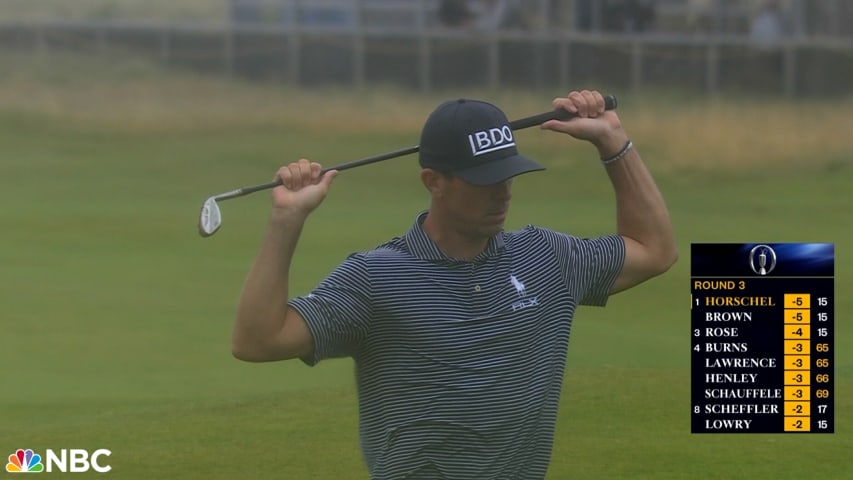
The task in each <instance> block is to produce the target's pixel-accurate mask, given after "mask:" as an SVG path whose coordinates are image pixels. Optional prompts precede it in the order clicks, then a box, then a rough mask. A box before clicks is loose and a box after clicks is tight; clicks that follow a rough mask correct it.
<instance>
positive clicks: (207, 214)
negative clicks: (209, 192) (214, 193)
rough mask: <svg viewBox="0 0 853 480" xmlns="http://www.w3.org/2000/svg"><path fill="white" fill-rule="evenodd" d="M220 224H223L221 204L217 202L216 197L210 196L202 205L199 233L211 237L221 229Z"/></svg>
mask: <svg viewBox="0 0 853 480" xmlns="http://www.w3.org/2000/svg"><path fill="white" fill-rule="evenodd" d="M220 225H222V212H221V211H220V210H219V204H218V203H216V197H210V198H208V199H207V200H205V201H204V205H202V206H201V214H199V217H198V234H199V235H201V236H202V237H209V236H211V235H213V234H214V233H216V231H217V230H219V227H220Z"/></svg>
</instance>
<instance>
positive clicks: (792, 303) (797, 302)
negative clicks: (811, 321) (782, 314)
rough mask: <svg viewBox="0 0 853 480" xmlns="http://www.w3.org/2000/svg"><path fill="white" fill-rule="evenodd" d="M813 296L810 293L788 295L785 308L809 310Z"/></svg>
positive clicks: (786, 295)
mask: <svg viewBox="0 0 853 480" xmlns="http://www.w3.org/2000/svg"><path fill="white" fill-rule="evenodd" d="M810 301H811V295H809V294H808V293H786V294H785V308H809V306H810V303H811V302H810Z"/></svg>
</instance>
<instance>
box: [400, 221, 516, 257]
mask: <svg viewBox="0 0 853 480" xmlns="http://www.w3.org/2000/svg"><path fill="white" fill-rule="evenodd" d="M427 213H429V211H426V210H425V211H423V212H420V213H418V215H417V216H416V217H415V223H414V225H412V228H411V229H410V230H409V232H408V233H406V236H405V240H406V245H407V246H408V248H409V252H411V254H412V256H414V257H415V258H419V259H421V260H429V261H436V260H443V261H449V262H462V260H459V259H456V258H452V257H449V256H447V255H446V254H445V253H444V252H442V251H441V249H440V248H438V245H436V244H435V242H433V241H432V239H431V238H429V235H427V234H426V232H425V231H424V229H423V223H424V219H426V216H427ZM504 246H505V245H504V238H503V232H500V233H498V234H496V235H494V236H493V237H492V238H490V239H489V243H488V245H486V249H485V250H483V251H482V252H480V254H479V255H477V256H476V257H475V258H474V261H475V262H476V261H479V260H482V259H485V258H489V257H493V256H497V255H498V254H499V253H500V252H501V251H502V250H503V249H504Z"/></svg>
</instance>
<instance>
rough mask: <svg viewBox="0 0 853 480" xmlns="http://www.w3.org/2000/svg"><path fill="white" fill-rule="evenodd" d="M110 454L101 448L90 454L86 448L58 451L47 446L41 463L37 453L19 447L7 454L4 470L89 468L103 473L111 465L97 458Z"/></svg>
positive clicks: (40, 470) (109, 468) (79, 470)
mask: <svg viewBox="0 0 853 480" xmlns="http://www.w3.org/2000/svg"><path fill="white" fill-rule="evenodd" d="M111 454H112V452H110V451H109V450H106V449H103V448H101V449H98V450H95V451H94V452H93V453H92V454H91V455H89V452H88V451H87V450H83V449H80V448H72V449H64V448H63V449H61V450H59V451H58V452H56V451H54V450H51V449H49V448H48V449H47V450H45V461H44V463H42V457H41V455H39V454H38V453H35V452H33V451H32V450H31V449H29V448H27V449H23V448H19V449H18V450H17V451H15V453H13V454H12V455H9V463H7V464H6V471H7V472H9V473H38V472H49V473H50V472H53V471H54V470H56V471H59V472H63V473H65V472H71V473H81V472H88V471H89V470H90V469H91V470H94V471H96V472H98V473H105V472H109V471H110V470H112V467H110V466H109V465H106V464H103V463H102V461H101V460H99V458H100V457H103V456H106V457H108V456H110V455H111Z"/></svg>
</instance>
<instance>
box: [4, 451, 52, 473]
mask: <svg viewBox="0 0 853 480" xmlns="http://www.w3.org/2000/svg"><path fill="white" fill-rule="evenodd" d="M43 470H44V465H43V464H42V463H41V455H39V454H37V453H33V451H32V450H30V449H29V448H28V449H26V450H24V449H20V448H19V449H18V451H16V452H15V453H13V454H12V455H9V463H7V464H6V471H7V472H10V473H35V472H41V471H43Z"/></svg>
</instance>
